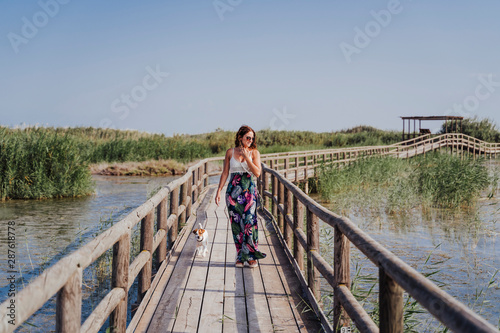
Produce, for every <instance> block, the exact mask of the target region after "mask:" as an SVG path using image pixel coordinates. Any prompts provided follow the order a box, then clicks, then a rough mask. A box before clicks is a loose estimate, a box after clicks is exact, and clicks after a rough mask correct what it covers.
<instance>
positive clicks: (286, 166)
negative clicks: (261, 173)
mask: <svg viewBox="0 0 500 333" xmlns="http://www.w3.org/2000/svg"><path fill="white" fill-rule="evenodd" d="M289 163H290V159H289V158H288V157H285V158H284V159H283V164H284V167H283V169H284V170H285V171H283V178H285V179H287V178H286V171H287V170H288V165H289Z"/></svg>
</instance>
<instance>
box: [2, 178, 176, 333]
mask: <svg viewBox="0 0 500 333" xmlns="http://www.w3.org/2000/svg"><path fill="white" fill-rule="evenodd" d="M176 178H178V177H177V176H176V177H108V176H95V177H94V180H95V182H96V193H95V195H93V196H90V197H85V198H72V199H51V200H37V201H36V200H24V201H23V200H16V201H8V202H0V225H1V226H2V232H1V233H0V253H1V254H2V256H6V254H7V250H8V247H7V235H8V233H7V223H8V221H14V222H15V234H16V270H17V271H18V274H17V275H16V276H17V278H18V280H17V288H18V290H21V289H22V288H23V287H24V286H25V285H26V284H28V283H29V282H30V281H32V280H33V279H34V278H35V277H36V276H38V275H40V273H41V272H42V271H43V270H44V269H46V268H47V267H50V266H51V265H53V264H54V263H55V262H57V260H59V259H61V258H62V257H63V256H65V255H67V254H69V253H71V252H73V251H74V250H76V249H78V248H80V247H81V246H82V245H83V244H85V243H87V242H88V241H89V240H90V239H92V238H93V237H95V236H96V235H98V234H100V233H101V232H102V231H103V228H104V229H105V228H108V227H109V225H107V226H104V224H105V222H106V223H109V222H110V220H111V222H112V223H114V222H117V221H119V220H120V219H122V218H123V217H125V216H126V215H127V214H128V213H129V212H131V211H132V210H134V209H135V208H137V207H138V206H139V205H141V204H142V203H144V201H146V199H147V198H148V193H150V192H152V191H153V190H155V189H156V188H158V187H159V186H161V185H166V184H168V183H169V182H171V181H172V180H174V179H176ZM7 264H8V263H7V261H6V260H1V261H0V302H3V301H5V300H6V299H7V293H8V292H7V290H8V281H7V276H8V273H7V271H8V267H7ZM84 289H85V286H84ZM84 292H85V290H84ZM52 303H53V302H49V304H47V305H46V307H45V308H44V309H42V311H41V312H44V313H52V314H53V313H54V308H53V304H52ZM84 310H85V309H84ZM35 323H38V322H35ZM47 325H53V322H51V323H50V324H47ZM38 326H41V327H44V328H47V326H45V324H40V323H38ZM41 327H39V328H41ZM28 329H29V328H28ZM35 331H36V329H35Z"/></svg>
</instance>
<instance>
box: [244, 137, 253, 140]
mask: <svg viewBox="0 0 500 333" xmlns="http://www.w3.org/2000/svg"><path fill="white" fill-rule="evenodd" d="M245 139H247V140H252V141H253V137H252V136H246V137H245Z"/></svg>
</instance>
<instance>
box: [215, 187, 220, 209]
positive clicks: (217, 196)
mask: <svg viewBox="0 0 500 333" xmlns="http://www.w3.org/2000/svg"><path fill="white" fill-rule="evenodd" d="M219 203H220V190H219V189H217V193H216V194H215V204H216V205H217V206H219Z"/></svg>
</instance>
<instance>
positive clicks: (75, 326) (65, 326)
mask: <svg viewBox="0 0 500 333" xmlns="http://www.w3.org/2000/svg"><path fill="white" fill-rule="evenodd" d="M81 320H82V269H81V268H80V266H78V268H77V269H76V271H75V273H74V274H73V275H72V276H71V277H70V278H69V279H68V281H67V282H66V284H65V285H64V286H63V287H62V288H61V289H60V290H59V292H58V293H57V300H56V332H60V333H64V332H80V325H81Z"/></svg>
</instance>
